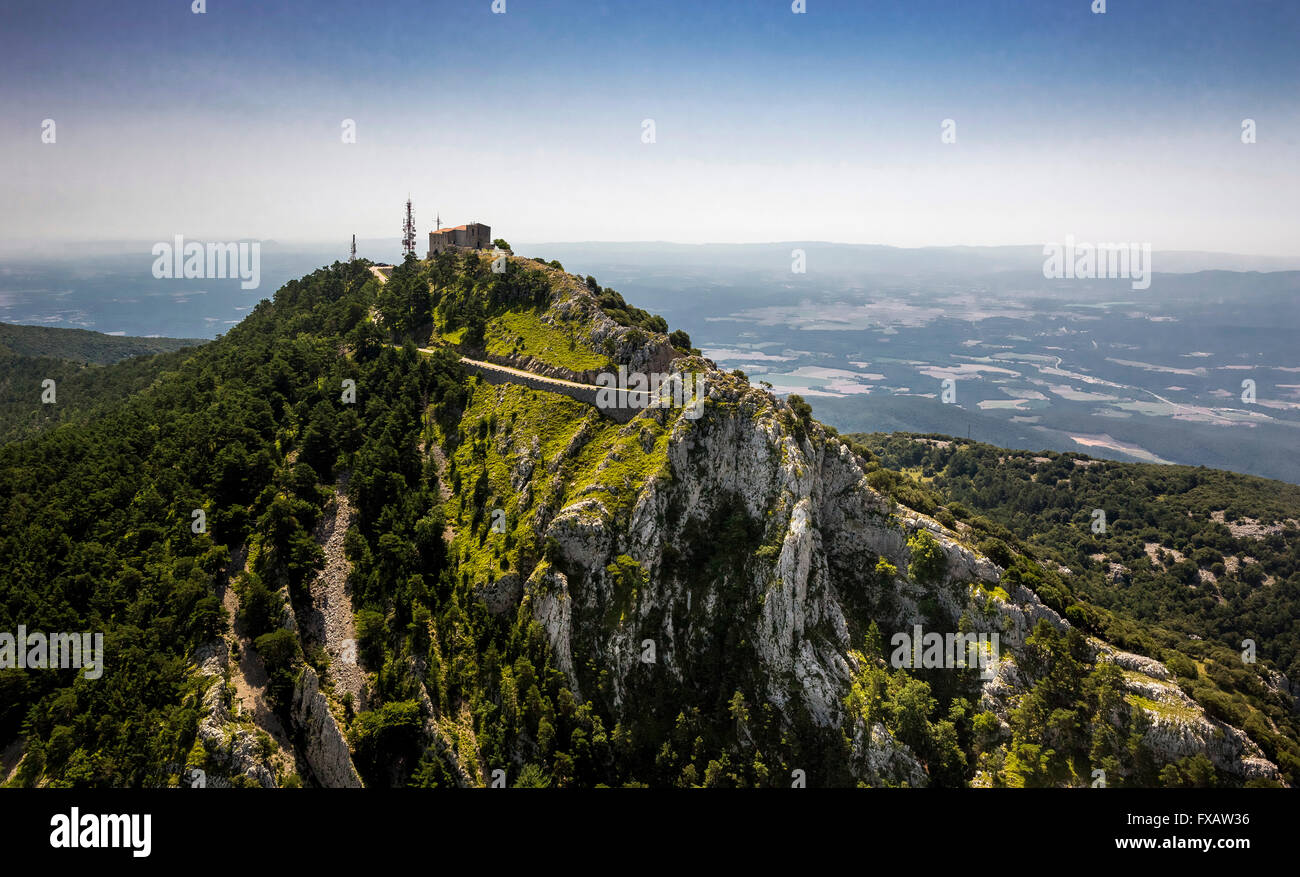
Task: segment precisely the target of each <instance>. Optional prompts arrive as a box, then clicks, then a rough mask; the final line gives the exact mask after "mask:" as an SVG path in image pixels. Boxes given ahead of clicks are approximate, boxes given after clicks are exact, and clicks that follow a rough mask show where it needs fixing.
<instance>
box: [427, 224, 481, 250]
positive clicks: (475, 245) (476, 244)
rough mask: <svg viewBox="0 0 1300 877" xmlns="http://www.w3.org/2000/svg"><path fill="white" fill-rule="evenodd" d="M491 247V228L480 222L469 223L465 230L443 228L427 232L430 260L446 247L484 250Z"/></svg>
mask: <svg viewBox="0 0 1300 877" xmlns="http://www.w3.org/2000/svg"><path fill="white" fill-rule="evenodd" d="M490 246H492V228H491V226H487V225H484V224H483V223H481V222H471V223H468V224H467V225H466V227H465V228H445V229H443V230H442V231H431V232H429V255H428V258H430V259H432V258H433V257H434V256H435V255H436V254H438V253H441V252H442V251H443V250H445V249H447V248H448V247H468V248H470V249H476V250H486V249H487V248H488V247H490Z"/></svg>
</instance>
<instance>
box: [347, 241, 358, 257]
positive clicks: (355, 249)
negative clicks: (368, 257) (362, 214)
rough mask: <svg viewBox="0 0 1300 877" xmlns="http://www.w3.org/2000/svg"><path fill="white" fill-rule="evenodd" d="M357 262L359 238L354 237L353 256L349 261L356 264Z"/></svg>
mask: <svg viewBox="0 0 1300 877" xmlns="http://www.w3.org/2000/svg"><path fill="white" fill-rule="evenodd" d="M356 260H357V236H356V235H353V236H352V255H351V256H349V257H348V261H349V262H355V261H356Z"/></svg>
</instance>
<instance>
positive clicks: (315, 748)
mask: <svg viewBox="0 0 1300 877" xmlns="http://www.w3.org/2000/svg"><path fill="white" fill-rule="evenodd" d="M291 716H292V719H293V725H294V729H295V730H296V731H297V732H298V734H299V736H300V737H301V739H302V741H303V746H302V749H303V756H304V757H305V758H306V759H307V763H308V764H309V765H310V766H311V770H312V773H313V775H314V776H315V778H316V782H318V783H319V784H320V785H322V786H325V787H326V788H345V789H359V788H361V776H360V775H359V774H358V773H357V769H356V766H355V765H354V764H353V763H352V753H351V752H350V751H349V749H348V743H347V740H346V739H345V738H344V736H343V731H342V729H340V728H339V725H338V721H337V720H336V719H335V718H334V714H333V713H332V712H330V706H329V701H328V700H327V699H326V698H325V694H324V692H322V691H321V690H320V679H319V677H317V675H316V671H315V670H313V669H311V668H310V667H307V668H305V669H304V670H303V671H302V676H301V677H299V679H298V684H297V685H296V686H295V687H294V690H293V709H292V713H291Z"/></svg>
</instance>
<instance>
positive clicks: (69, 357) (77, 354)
mask: <svg viewBox="0 0 1300 877" xmlns="http://www.w3.org/2000/svg"><path fill="white" fill-rule="evenodd" d="M205 343H207V342H205V341H204V340H203V339H202V338H137V337H134V336H126V335H105V334H103V333H102V332H90V331H88V330H86V329H54V328H51V327H48V326H18V325H14V324H13V323H0V356H3V355H4V354H13V355H16V356H35V357H44V358H47V359H61V360H66V361H68V362H75V363H78V364H81V365H112V364H113V363H115V362H120V361H122V360H124V359H130V358H131V357H133V356H152V355H153V354H155V353H174V352H175V351H177V350H184V349H186V348H190V347H197V346H199V345H200V344H205Z"/></svg>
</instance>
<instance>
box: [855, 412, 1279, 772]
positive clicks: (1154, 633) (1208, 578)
mask: <svg viewBox="0 0 1300 877" xmlns="http://www.w3.org/2000/svg"><path fill="white" fill-rule="evenodd" d="M849 440H850V442H851V443H852V445H853V446H854V447H855V449H857V450H858V451H859V452H860V453H863V454H864V459H867V460H868V461H869V462H868V468H869V469H872V471H871V474H869V475H868V480H869V481H871V483H872V485H873V486H875V487H877V489H884V490H885V491H886V492H888V493H889V494H890V495H891V496H893V497H894V498H895V499H897V500H898V501H900V502H907V503H908V504H909V505H911V506H912V507H914V508H918V509H920V510H928V511H931V512H932V513H933V512H934V511H937V510H940V509H946V510H947V511H948V512H949V513H951V514H952V515H953V516H954V517H955V519H956V520H957V521H960V522H961V523H962V524H963V525H964V526H965V527H968V528H969V531H968V532H967V533H966V534H965V535H966V538H967V540H968V541H970V542H971V543H972V544H976V545H978V547H979V549H980V550H981V551H983V552H984V553H985V554H986V555H987V556H988V557H989V558H990V559H992V560H993V561H994V562H995V563H997V564H999V565H1000V566H1003V567H1006V568H1007V575H1006V578H1005V581H1006V582H1008V583H1015V584H1023V585H1026V586H1028V587H1030V588H1031V589H1032V590H1034V591H1035V592H1036V593H1037V594H1038V595H1039V596H1040V597H1041V598H1042V599H1043V600H1044V602H1046V603H1048V604H1049V605H1051V606H1053V608H1055V609H1057V611H1059V612H1062V613H1063V614H1064V615H1065V616H1066V618H1067V619H1069V620H1070V622H1071V623H1072V624H1074V625H1075V626H1077V627H1080V628H1082V629H1083V630H1085V631H1087V632H1089V633H1092V634H1095V635H1096V636H1099V637H1101V638H1103V639H1106V640H1108V641H1109V642H1112V643H1115V644H1116V645H1118V646H1119V647H1121V648H1124V649H1127V650H1130V651H1134V652H1137V653H1139V654H1144V655H1149V656H1151V657H1153V658H1156V659H1159V660H1161V661H1164V662H1165V663H1166V665H1167V666H1168V667H1169V668H1170V669H1171V670H1172V671H1173V672H1174V673H1176V674H1177V677H1178V685H1179V686H1180V687H1181V688H1182V690H1183V691H1184V692H1185V693H1187V694H1189V695H1191V696H1192V697H1193V698H1195V699H1196V700H1197V701H1198V702H1199V703H1200V704H1201V705H1202V706H1203V707H1204V708H1205V710H1206V712H1207V713H1208V714H1209V715H1210V716H1212V717H1214V718H1218V719H1221V720H1223V721H1227V722H1230V723H1232V724H1234V725H1236V726H1238V727H1241V728H1243V729H1244V730H1246V732H1247V733H1248V734H1249V735H1250V737H1251V739H1253V740H1254V741H1255V742H1256V743H1258V744H1259V746H1260V748H1261V749H1263V750H1264V752H1265V754H1266V755H1267V756H1268V757H1269V758H1270V759H1271V760H1274V761H1275V762H1276V763H1277V764H1278V766H1279V767H1280V768H1281V769H1282V771H1283V773H1284V774H1285V775H1286V776H1287V777H1288V778H1289V780H1288V781H1289V782H1296V781H1300V746H1298V745H1297V744H1296V742H1295V741H1296V740H1300V721H1298V720H1297V718H1296V715H1295V713H1294V712H1293V709H1292V706H1293V702H1292V698H1291V697H1290V696H1289V695H1287V694H1285V693H1284V692H1278V691H1275V690H1272V688H1271V683H1270V681H1269V679H1268V675H1267V674H1268V672H1269V670H1270V667H1274V668H1277V669H1279V670H1282V671H1283V672H1285V673H1286V674H1287V675H1288V677H1289V678H1290V679H1292V680H1295V679H1297V678H1300V627H1298V626H1297V624H1296V621H1295V619H1297V618H1300V530H1297V525H1296V518H1298V517H1300V514H1298V510H1300V487H1297V486H1295V485H1290V484H1284V483H1281V482H1275V481H1268V480H1266V479H1261V478H1255V477H1252V476H1247V475H1238V474H1235V473H1230V472H1224V471H1220V470H1212V469H1204V468H1191V467H1186V466H1162V465H1155V464H1144V463H1115V462H1109V461H1104V460H1093V459H1089V458H1087V457H1085V456H1083V455H1080V454H1057V453H1053V452H1049V451H1043V452H1038V453H1030V452H1024V451H1008V450H1005V449H1001V448H995V447H992V446H989V445H984V444H979V443H976V442H970V441H967V440H963V439H953V438H950V437H946V436H911V435H904V434H892V435H880V434H873V435H855V436H850V437H849ZM884 467H889V468H884ZM905 468H914V469H917V470H918V471H919V472H920V474H921V475H922V476H924V477H926V478H928V479H929V483H928V484H926V485H921V484H919V483H918V482H915V481H913V480H911V479H908V478H906V477H905V476H901V475H899V474H898V473H897V472H895V471H892V470H894V469H905ZM1094 509H1103V510H1105V511H1106V513H1107V527H1106V530H1105V532H1093V526H1092V523H1093V520H1094V518H1093V515H1092V512H1093V510H1094ZM1216 517H1222V518H1224V519H1225V520H1226V522H1228V523H1233V522H1241V523H1242V524H1243V525H1246V524H1247V519H1249V520H1250V521H1254V522H1257V524H1254V525H1249V526H1247V529H1246V531H1244V532H1243V534H1242V535H1234V534H1233V532H1232V530H1231V529H1230V528H1229V527H1228V526H1227V524H1226V523H1219V522H1218V521H1217V520H1216ZM1175 552H1177V554H1175ZM1178 555H1181V556H1182V558H1183V559H1181V560H1179V559H1177V556H1178ZM1230 564H1231V569H1232V570H1235V571H1230V566H1229V565H1230ZM1058 566H1059V567H1063V568H1065V569H1068V573H1067V572H1058V571H1057V567H1058ZM1266 582H1267V584H1265V583H1266ZM1247 639H1249V640H1253V641H1254V642H1255V644H1256V652H1257V657H1258V659H1259V660H1258V663H1253V664H1252V663H1247V662H1244V661H1243V660H1242V651H1243V647H1242V642H1243V641H1244V640H1247ZM1129 703H1130V704H1132V703H1134V701H1129ZM1141 705H1143V706H1147V704H1141ZM1027 739H1028V738H1027Z"/></svg>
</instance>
